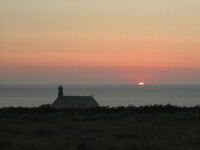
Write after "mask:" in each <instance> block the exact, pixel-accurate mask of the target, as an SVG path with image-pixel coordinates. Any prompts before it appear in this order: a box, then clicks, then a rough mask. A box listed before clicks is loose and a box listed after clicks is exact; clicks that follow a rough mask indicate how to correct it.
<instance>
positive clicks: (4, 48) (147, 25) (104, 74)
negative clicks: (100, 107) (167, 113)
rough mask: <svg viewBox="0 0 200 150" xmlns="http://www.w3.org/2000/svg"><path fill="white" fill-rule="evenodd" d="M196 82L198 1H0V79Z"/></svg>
mask: <svg viewBox="0 0 200 150" xmlns="http://www.w3.org/2000/svg"><path fill="white" fill-rule="evenodd" d="M140 81H142V82H145V83H147V84H169V83H170V84H177V83H178V84H200V0H0V84H32V83H34V84H60V83H64V84H120V83H125V84H126V83H128V84H135V83H138V82H140Z"/></svg>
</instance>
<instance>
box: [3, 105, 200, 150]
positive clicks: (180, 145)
mask: <svg viewBox="0 0 200 150" xmlns="http://www.w3.org/2000/svg"><path fill="white" fill-rule="evenodd" d="M0 149H1V150H199V149H200V107H199V106H197V107H193V108H178V107H173V106H170V105H168V106H145V107H139V108H137V107H127V108H124V107H119V108H96V109H60V110H56V109H53V108H46V107H40V108H2V109H0Z"/></svg>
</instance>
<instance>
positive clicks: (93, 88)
mask: <svg viewBox="0 0 200 150" xmlns="http://www.w3.org/2000/svg"><path fill="white" fill-rule="evenodd" d="M58 86H59V85H0V107H1V108H2V107H11V106H12V107H38V106H41V105H43V104H52V103H53V102H54V100H55V99H56V98H57V95H58ZM63 88H64V89H63V92H64V95H76V96H90V95H92V96H93V97H94V98H95V99H96V101H97V102H98V103H99V105H100V106H108V107H118V106H144V105H167V104H171V105H175V106H188V107H190V106H196V105H200V85H144V86H139V85H125V84H124V85H63Z"/></svg>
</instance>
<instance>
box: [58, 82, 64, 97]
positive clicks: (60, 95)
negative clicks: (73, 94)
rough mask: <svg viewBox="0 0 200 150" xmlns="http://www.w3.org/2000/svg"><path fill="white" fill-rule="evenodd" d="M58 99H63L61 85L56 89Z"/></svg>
mask: <svg viewBox="0 0 200 150" xmlns="http://www.w3.org/2000/svg"><path fill="white" fill-rule="evenodd" d="M58 97H59V98H60V97H63V87H62V86H61V85H60V86H59V87H58Z"/></svg>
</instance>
